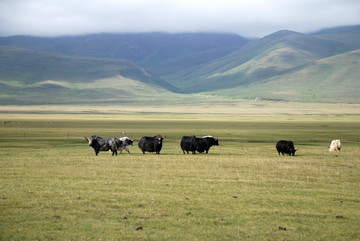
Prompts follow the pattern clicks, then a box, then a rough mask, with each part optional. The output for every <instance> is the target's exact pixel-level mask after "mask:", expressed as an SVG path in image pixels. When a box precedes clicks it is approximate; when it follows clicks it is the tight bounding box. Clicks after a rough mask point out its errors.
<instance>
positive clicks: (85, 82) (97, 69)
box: [0, 46, 177, 104]
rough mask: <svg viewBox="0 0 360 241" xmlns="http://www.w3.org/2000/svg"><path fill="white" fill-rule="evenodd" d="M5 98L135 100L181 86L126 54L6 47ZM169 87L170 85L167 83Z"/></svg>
mask: <svg viewBox="0 0 360 241" xmlns="http://www.w3.org/2000/svg"><path fill="white" fill-rule="evenodd" d="M0 87H1V92H0V101H1V103H3V104H34V103H37V104H41V103H47V104H57V103H94V102H96V101H98V100H100V101H102V102H119V101H120V102H131V100H132V99H134V98H135V99H136V100H137V98H138V97H139V96H140V97H141V98H142V99H143V100H145V99H147V97H148V96H161V95H164V96H168V95H172V94H173V92H170V90H171V91H176V90H177V89H176V88H175V87H173V86H171V85H170V84H168V83H167V82H165V81H163V80H161V79H160V78H157V77H156V76H154V75H152V74H151V73H149V72H147V71H146V70H145V69H143V68H141V67H138V66H137V65H135V64H133V63H131V62H129V61H126V60H113V59H95V58H76V57H66V56H61V55H56V54H48V53H42V52H35V51H30V50H25V49H19V48H13V47H4V46H2V47H0ZM167 88H168V89H167Z"/></svg>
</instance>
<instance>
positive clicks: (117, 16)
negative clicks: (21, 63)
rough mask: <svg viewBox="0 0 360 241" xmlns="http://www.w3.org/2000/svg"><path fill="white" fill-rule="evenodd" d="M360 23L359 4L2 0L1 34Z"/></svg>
mask: <svg viewBox="0 0 360 241" xmlns="http://www.w3.org/2000/svg"><path fill="white" fill-rule="evenodd" d="M355 24H360V0H268V1H266V0H0V36H10V35H35V36H59V35H74V34H86V33H100V32H114V33H122V32H154V31H158V32H170V33H175V32H230V33H237V34H240V35H242V36H244V37H262V36H264V35H267V34H270V33H273V32H275V31H277V30H282V29H289V30H293V31H298V32H311V31H314V30H319V29H322V28H328V27H335V26H342V25H355Z"/></svg>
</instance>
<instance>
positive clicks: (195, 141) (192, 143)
mask: <svg viewBox="0 0 360 241" xmlns="http://www.w3.org/2000/svg"><path fill="white" fill-rule="evenodd" d="M214 145H215V146H218V145H219V140H218V139H215V138H214V137H213V136H203V137H202V138H197V137H196V136H183V137H182V138H181V141H180V147H181V150H182V151H183V153H184V154H185V152H186V153H187V154H189V151H190V152H192V154H195V153H196V151H197V152H200V153H202V152H205V153H206V154H207V153H209V149H210V147H212V146H214Z"/></svg>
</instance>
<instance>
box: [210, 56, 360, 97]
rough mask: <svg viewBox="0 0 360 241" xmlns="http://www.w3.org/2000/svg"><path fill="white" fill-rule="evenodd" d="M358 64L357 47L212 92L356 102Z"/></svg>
mask: <svg viewBox="0 0 360 241" xmlns="http://www.w3.org/2000/svg"><path fill="white" fill-rule="evenodd" d="M359 66H360V50H354V51H350V52H347V53H344V54H339V55H335V56H331V57H328V58H323V59H320V60H316V61H313V62H311V63H309V64H306V65H303V66H302V67H301V68H297V69H296V70H293V71H291V72H287V73H284V74H282V75H279V76H275V77H272V78H269V79H266V80H264V81H261V82H254V83H252V84H249V85H248V86H241V87H237V88H232V89H226V90H220V91H214V92H213V93H216V94H219V95H225V96H233V97H241V98H250V99H255V98H258V99H268V100H290V101H308V102H330V103H331V102H332V103H339V102H346V103H359V100H360V92H359V89H360V81H359V76H360V68H359Z"/></svg>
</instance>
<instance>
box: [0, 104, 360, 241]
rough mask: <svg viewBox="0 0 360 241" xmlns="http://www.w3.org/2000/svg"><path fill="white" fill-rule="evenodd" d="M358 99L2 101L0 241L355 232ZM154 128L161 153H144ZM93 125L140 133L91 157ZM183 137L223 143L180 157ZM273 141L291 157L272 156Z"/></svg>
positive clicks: (337, 236) (96, 131) (108, 133)
mask: <svg viewBox="0 0 360 241" xmlns="http://www.w3.org/2000/svg"><path fill="white" fill-rule="evenodd" d="M357 107H358V106H356V105H327V104H296V103H295V104H294V103H270V104H269V103H266V102H259V103H243V104H240V105H227V106H222V107H221V106H216V105H213V106H210V107H206V106H202V107H199V106H197V107H196V106H195V107H194V106H178V107H177V108H171V107H166V106H165V107H164V106H163V107H146V106H145V107H133V108H131V107H127V108H124V107H101V106H99V107H84V106H82V107H76V106H72V107H69V106H27V107H23V106H10V107H6V106H2V107H1V108H0V121H1V124H0V129H1V137H0V187H1V194H0V214H1V215H0V223H1V225H0V239H1V240H360V231H359V229H358V227H359V224H360V211H359V210H360V192H359V191H360V188H359V187H360V185H359V184H360V175H359V168H360V113H359V109H360V108H357ZM156 134H162V135H164V136H166V139H165V140H164V146H163V149H162V151H161V154H160V155H155V154H153V153H146V154H145V155H143V154H142V153H141V151H140V149H139V148H138V147H137V141H138V140H139V138H140V137H142V136H145V135H156ZM91 135H98V136H102V137H121V136H129V137H130V138H134V139H135V142H134V146H132V147H131V149H130V150H131V154H127V153H122V154H118V156H111V155H110V154H109V153H105V152H101V153H100V154H99V156H95V154H94V152H93V150H92V149H91V148H90V147H89V146H88V145H87V143H86V141H85V139H84V136H91ZM184 135H196V136H203V135H213V136H214V137H216V138H219V143H220V145H219V146H214V147H212V148H211V149H210V152H209V154H207V155H206V154H196V155H184V154H183V153H182V151H181V150H180V146H179V142H180V139H181V137H182V136H184ZM280 139H286V140H293V141H294V143H295V147H296V148H297V149H298V151H297V153H296V156H294V157H292V156H291V157H290V156H286V155H285V156H282V155H280V156H279V155H278V154H277V152H276V150H275V143H276V141H277V140H280ZM332 139H341V141H342V144H343V148H342V150H341V151H340V152H337V153H334V152H329V151H328V149H327V147H328V146H329V144H330V141H331V140H332Z"/></svg>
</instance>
